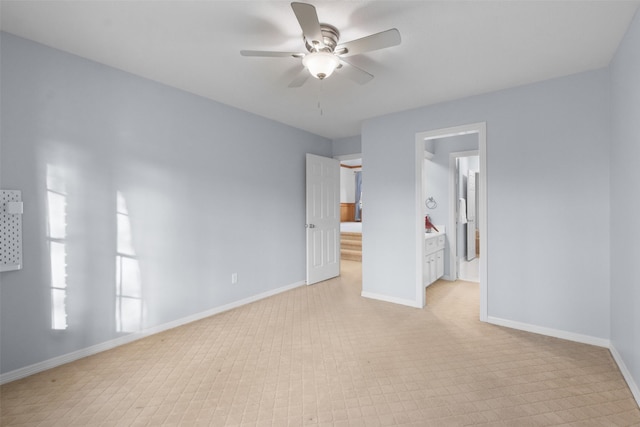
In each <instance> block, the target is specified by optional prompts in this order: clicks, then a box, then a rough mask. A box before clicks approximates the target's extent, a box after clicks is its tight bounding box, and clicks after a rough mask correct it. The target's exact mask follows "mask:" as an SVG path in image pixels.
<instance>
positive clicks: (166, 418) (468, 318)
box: [0, 261, 640, 426]
mask: <svg viewBox="0 0 640 427" xmlns="http://www.w3.org/2000/svg"><path fill="white" fill-rule="evenodd" d="M477 286H478V285H477V284H476V283H469V282H456V283H448V282H438V283H436V284H434V285H432V286H430V287H429V289H428V292H427V301H428V303H429V305H428V307H427V308H426V309H424V310H417V309H412V308H407V307H402V306H397V305H394V304H389V303H385V302H379V301H373V300H368V299H364V298H361V297H360V296H359V294H360V264H359V263H356V262H349V261H344V262H343V275H342V277H341V278H338V279H334V280H331V281H327V282H324V283H320V284H317V285H314V286H310V287H301V288H297V289H294V290H292V291H289V292H286V293H283V294H280V295H277V296H275V297H271V298H268V299H266V300H262V301H259V302H257V303H253V304H250V305H247V306H244V307H241V308H239V309H235V310H232V311H229V312H226V313H223V314H220V315H217V316H213V317H210V318H208V319H205V320H202V321H199V322H195V323H192V324H190V325H186V326H183V327H180V328H176V329H173V330H171V331H167V332H164V333H161V334H158V335H155V336H152V337H149V338H147V339H143V340H140V341H137V342H134V343H132V344H129V345H126V346H123V347H120V348H117V349H114V350H111V351H107V352H104V353H101V354H99V355H96V356H93V357H88V358H85V359H82V360H79V361H77V362H74V363H71V364H68V365H65V366H61V367H58V368H55V369H51V370H49V371H46V372H42V373H40V374H36V375H33V376H31V377H29V378H25V379H23V380H19V381H15V382H13V383H9V384H6V385H4V386H2V388H1V389H0V392H1V393H2V394H1V400H0V404H1V411H2V416H1V421H2V425H6V426H9V425H46V426H49V425H59V426H70V425H78V426H86V425H108V426H111V425H123V426H125V425H136V426H145V425H148V426H157V425H185V426H192V425H214V426H236V425H242V426H245V425H246V426H254V425H258V426H286V425H293V426H300V425H322V426H324V425H327V426H330V425H333V426H363V425H364V426H370V425H371V426H378V425H414V426H457V425H478V424H485V425H492V426H542V425H573V426H588V425H593V426H618V425H619V426H629V425H635V426H639V425H640V410H639V409H638V406H637V405H636V403H635V401H634V400H633V398H632V396H631V392H630V391H629V389H628V387H627V386H626V384H625V382H624V380H623V378H622V376H621V374H620V372H619V371H618V369H617V368H616V365H615V363H614V362H613V359H612V358H611V356H610V354H609V352H608V350H606V349H602V348H598V347H592V346H588V345H583V344H576V343H572V342H567V341H562V340H559V339H554V338H547V337H543V336H539V335H534V334H529V333H525V332H519V331H515V330H510V329H505V328H501V327H497V326H492V325H488V324H482V323H480V322H479V321H478V320H477V318H478V288H477Z"/></svg>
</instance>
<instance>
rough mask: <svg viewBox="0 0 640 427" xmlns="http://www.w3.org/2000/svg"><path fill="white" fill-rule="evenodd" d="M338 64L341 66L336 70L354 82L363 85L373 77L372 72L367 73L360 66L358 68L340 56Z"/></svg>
mask: <svg viewBox="0 0 640 427" xmlns="http://www.w3.org/2000/svg"><path fill="white" fill-rule="evenodd" d="M340 64H341V65H342V66H341V67H340V68H338V70H337V72H338V73H339V74H342V75H343V76H345V77H346V78H348V79H351V80H353V81H354V82H356V83H359V84H361V85H363V84H365V83H367V82H369V81H371V80H372V79H373V74H369V73H367V72H366V71H364V70H363V69H362V68H358V67H356V66H355V65H353V64H351V63H349V62H347V61H345V60H344V59H342V58H340Z"/></svg>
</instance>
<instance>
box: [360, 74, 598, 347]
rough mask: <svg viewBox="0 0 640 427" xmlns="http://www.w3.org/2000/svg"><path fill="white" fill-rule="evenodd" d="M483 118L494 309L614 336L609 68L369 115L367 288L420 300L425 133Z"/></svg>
mask: <svg viewBox="0 0 640 427" xmlns="http://www.w3.org/2000/svg"><path fill="white" fill-rule="evenodd" d="M476 122H486V123H487V144H488V148H487V162H488V167H487V176H488V185H487V192H488V200H487V203H488V218H487V220H488V236H487V244H488V254H487V255H488V277H489V288H488V292H489V294H488V314H489V316H492V317H495V318H502V319H509V320H512V321H517V322H523V323H527V324H532V325H537V326H541V327H547V328H554V329H558V330H562V331H568V332H573V333H578V334H583V335H588V336H592V337H598V338H605V339H606V338H608V337H609V243H608V239H609V232H608V228H607V227H606V224H608V222H609V201H608V197H607V196H606V195H607V193H608V191H609V163H608V157H609V152H608V150H609V149H608V143H609V138H610V128H609V73H608V70H606V69H603V70H596V71H592V72H586V73H581V74H577V75H573V76H569V77H565V78H559V79H554V80H549V81H545V82H542V83H538V84H533V85H527V86H523V87H519V88H514V89H510V90H504V91H499V92H494V93H490V94H486V95H480V96H475V97H471V98H466V99H462V100H459V101H454V102H449V103H443V104H438V105H434V106H428V107H424V108H418V109H415V110H410V111H405V112H401V113H397V114H391V115H387V116H383V117H379V118H374V119H371V120H367V121H365V122H364V124H363V128H362V154H363V164H364V165H366V180H367V188H368V191H367V212H368V214H367V222H366V223H365V227H364V233H363V291H364V292H369V293H372V294H380V295H384V296H387V297H389V298H395V299H400V300H406V301H414V300H415V298H416V287H415V286H416V285H415V284H416V269H417V266H416V257H415V239H416V236H415V235H414V234H415V228H414V227H415V226H414V224H415V221H416V219H415V215H416V213H415V212H416V206H415V187H416V179H415V159H414V157H415V136H416V133H418V132H424V131H430V130H435V129H441V128H447V127H451V126H458V125H463V124H469V123H476ZM577 158H579V159H580V161H576V159H577ZM594 200H597V203H594ZM594 219H596V221H597V223H600V224H605V225H604V226H602V227H597V229H594V224H595V223H594ZM587 260H589V261H587Z"/></svg>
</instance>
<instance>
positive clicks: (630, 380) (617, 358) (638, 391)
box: [609, 344, 640, 406]
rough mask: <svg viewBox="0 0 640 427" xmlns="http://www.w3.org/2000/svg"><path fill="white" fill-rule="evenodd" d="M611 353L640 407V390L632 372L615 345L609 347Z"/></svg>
mask: <svg viewBox="0 0 640 427" xmlns="http://www.w3.org/2000/svg"><path fill="white" fill-rule="evenodd" d="M609 351H610V352H611V356H613V360H614V361H615V362H616V363H617V364H618V368H619V369H620V372H621V373H622V376H623V377H624V380H625V381H626V382H627V385H628V386H629V389H630V390H631V394H633V397H634V398H635V399H636V403H637V404H638V406H640V388H639V387H638V384H636V382H635V381H634V380H633V377H632V376H631V372H630V371H629V369H628V368H627V365H626V364H625V363H624V360H623V359H622V356H620V353H618V350H616V348H615V347H614V345H613V344H611V345H610V346H609Z"/></svg>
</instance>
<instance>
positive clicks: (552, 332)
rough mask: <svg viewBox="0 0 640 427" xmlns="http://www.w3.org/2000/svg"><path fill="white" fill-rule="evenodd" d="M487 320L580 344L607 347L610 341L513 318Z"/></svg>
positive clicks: (499, 324)
mask: <svg viewBox="0 0 640 427" xmlns="http://www.w3.org/2000/svg"><path fill="white" fill-rule="evenodd" d="M487 322H488V323H491V324H493V325H497V326H504V327H507V328H511V329H518V330H520V331H526V332H532V333H534V334H540V335H546V336H549V337H554V338H561V339H563V340H568V341H574V342H579V343H582V344H589V345H595V346H598V347H604V348H609V347H610V342H609V340H608V339H606V338H598V337H593V336H591V335H582V334H576V333H574V332H568V331H563V330H560V329H553V328H546V327H544V326H537V325H532V324H530V323H522V322H516V321H513V320H507V319H501V318H498V317H493V316H489V317H488V318H487Z"/></svg>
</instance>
